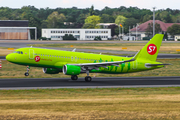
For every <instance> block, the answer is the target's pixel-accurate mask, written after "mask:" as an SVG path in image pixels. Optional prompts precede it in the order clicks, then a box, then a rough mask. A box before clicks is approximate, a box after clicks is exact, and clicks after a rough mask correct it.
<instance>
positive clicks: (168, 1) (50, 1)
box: [0, 0, 180, 10]
mask: <svg viewBox="0 0 180 120" xmlns="http://www.w3.org/2000/svg"><path fill="white" fill-rule="evenodd" d="M28 5H31V6H35V7H36V8H47V7H49V8H57V7H61V8H72V7H77V8H90V7H91V5H94V9H98V10H101V9H103V8H104V7H105V6H108V7H110V8H118V7H120V6H125V7H130V6H132V7H138V8H140V9H143V8H145V9H150V10H152V7H156V9H166V8H170V9H180V0H0V7H10V8H21V7H22V6H28Z"/></svg>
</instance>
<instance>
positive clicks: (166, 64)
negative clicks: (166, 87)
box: [146, 64, 171, 67]
mask: <svg viewBox="0 0 180 120" xmlns="http://www.w3.org/2000/svg"><path fill="white" fill-rule="evenodd" d="M159 65H171V64H146V66H151V67H153V66H159Z"/></svg>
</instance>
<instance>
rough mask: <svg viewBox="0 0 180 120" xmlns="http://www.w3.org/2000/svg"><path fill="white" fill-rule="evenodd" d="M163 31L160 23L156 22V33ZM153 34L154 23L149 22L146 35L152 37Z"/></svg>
mask: <svg viewBox="0 0 180 120" xmlns="http://www.w3.org/2000/svg"><path fill="white" fill-rule="evenodd" d="M159 32H162V29H161V26H160V24H158V23H156V24H155V34H157V33H159ZM152 34H153V23H149V24H148V27H147V28H146V35H148V37H150V36H151V35H152Z"/></svg>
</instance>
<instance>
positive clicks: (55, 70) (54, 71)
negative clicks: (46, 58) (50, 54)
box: [43, 68, 60, 74]
mask: <svg viewBox="0 0 180 120" xmlns="http://www.w3.org/2000/svg"><path fill="white" fill-rule="evenodd" d="M43 72H44V73H46V74H58V73H59V72H60V71H59V70H58V69H54V68H43Z"/></svg>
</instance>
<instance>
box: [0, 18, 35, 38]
mask: <svg viewBox="0 0 180 120" xmlns="http://www.w3.org/2000/svg"><path fill="white" fill-rule="evenodd" d="M28 22H29V21H28V20H0V40H30V39H31V37H30V31H29V30H30V29H35V39H37V38H36V36H37V35H36V34H37V32H36V27H28Z"/></svg>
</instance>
